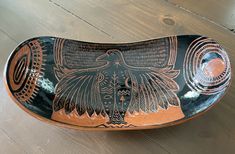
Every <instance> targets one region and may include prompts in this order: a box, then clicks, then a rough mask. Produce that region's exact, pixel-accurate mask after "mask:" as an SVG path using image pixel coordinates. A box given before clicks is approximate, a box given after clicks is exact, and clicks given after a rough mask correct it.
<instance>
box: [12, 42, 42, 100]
mask: <svg viewBox="0 0 235 154" xmlns="http://www.w3.org/2000/svg"><path fill="white" fill-rule="evenodd" d="M43 62H44V61H43V46H42V44H41V43H40V41H39V40H33V41H29V42H28V43H27V44H24V45H22V46H21V47H20V48H18V49H16V51H15V52H14V55H13V56H12V59H11V60H10V62H9V64H10V65H9V67H8V82H9V86H10V89H11V91H12V93H13V95H14V96H15V97H16V98H17V100H18V101H19V102H21V103H24V102H27V103H30V102H32V100H33V98H34V97H35V96H36V94H37V92H38V90H39V88H38V79H39V78H40V77H42V75H43V72H42V70H43V69H44V68H43V65H44V64H43Z"/></svg>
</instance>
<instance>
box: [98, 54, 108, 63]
mask: <svg viewBox="0 0 235 154" xmlns="http://www.w3.org/2000/svg"><path fill="white" fill-rule="evenodd" d="M107 56H108V55H107V54H106V53H105V54H103V55H100V56H99V57H97V58H96V61H107V60H106V58H107Z"/></svg>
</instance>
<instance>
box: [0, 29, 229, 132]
mask: <svg viewBox="0 0 235 154" xmlns="http://www.w3.org/2000/svg"><path fill="white" fill-rule="evenodd" d="M172 36H177V37H180V36H181V37H182V36H200V37H207V36H203V35H197V34H192V35H172ZM42 37H48V38H61V37H55V36H38V37H32V38H29V39H27V40H24V41H22V42H20V43H19V44H18V45H17V46H16V47H15V48H14V49H13V51H12V52H11V54H10V55H9V56H8V59H7V61H6V63H5V66H4V70H3V83H4V86H5V88H6V90H7V93H8V95H9V96H10V97H11V99H12V100H13V101H14V102H15V104H17V106H18V107H20V108H21V109H22V110H23V111H25V112H26V113H27V114H29V115H31V116H32V117H34V118H36V119H38V120H40V121H42V122H45V123H47V124H51V125H55V126H59V127H61V128H69V129H73V130H82V131H123V130H146V129H156V128H164V127H169V126H175V125H179V124H182V123H184V122H187V121H190V120H192V119H194V118H198V117H200V116H202V115H204V114H205V113H206V112H207V111H209V110H210V109H211V108H213V107H214V106H215V105H216V104H218V103H219V102H220V101H221V99H222V98H223V97H225V95H226V94H227V92H228V90H229V88H230V86H231V84H232V78H233V73H232V65H231V61H230V59H229V62H230V68H231V70H230V71H231V78H230V79H229V84H228V87H227V88H226V89H225V91H224V93H223V94H222V95H221V96H220V97H219V98H218V99H217V100H216V101H215V102H214V103H212V105H211V106H209V107H208V108H206V109H204V110H202V111H200V112H198V113H196V114H194V115H192V116H191V117H188V118H185V117H184V118H182V119H179V120H176V121H172V122H168V123H164V124H160V125H148V126H137V127H127V128H106V127H85V126H78V125H72V124H67V123H63V122H59V121H56V120H53V119H48V118H45V117H43V116H40V115H38V114H36V113H34V112H32V111H31V110H28V109H27V108H26V107H24V106H23V105H22V104H21V103H20V102H19V101H18V100H17V99H16V98H15V97H14V96H13V94H12V93H11V91H10V89H9V86H8V83H7V79H6V73H7V68H8V64H9V60H10V58H11V56H12V54H13V53H14V52H15V51H16V49H17V47H18V46H20V45H21V44H23V43H24V42H26V41H28V40H32V39H37V38H42ZM166 37H171V36H164V37H158V38H155V39H147V40H141V41H138V42H137V41H136V42H131V43H122V42H120V43H95V42H86V41H79V42H84V43H95V44H113V45H118V44H134V43H139V42H147V41H151V40H157V39H160V38H166ZM63 39H65V38H63ZM69 40H73V39H69ZM74 41H78V40H74ZM216 42H217V41H216ZM226 53H227V55H228V58H229V57H230V56H229V54H228V52H227V51H226Z"/></svg>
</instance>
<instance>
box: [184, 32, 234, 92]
mask: <svg viewBox="0 0 235 154" xmlns="http://www.w3.org/2000/svg"><path fill="white" fill-rule="evenodd" d="M183 72H184V78H185V81H186V83H187V85H188V87H189V88H190V89H191V90H194V91H197V92H199V93H201V94H204V95H213V94H216V93H218V92H221V91H222V90H225V89H226V87H227V86H228V85H229V81H230V78H231V67H230V62H229V58H228V55H227V54H226V52H225V50H224V49H223V48H222V47H221V46H220V45H219V44H218V43H216V42H215V41H214V40H212V39H210V38H206V37H200V38H198V39H195V40H194V41H193V42H192V43H191V44H190V45H189V47H188V49H187V51H186V54H185V59H184V69H183Z"/></svg>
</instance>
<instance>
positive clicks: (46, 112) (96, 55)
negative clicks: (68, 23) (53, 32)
mask: <svg viewBox="0 0 235 154" xmlns="http://www.w3.org/2000/svg"><path fill="white" fill-rule="evenodd" d="M230 79H231V67H230V62H229V58H228V56H227V54H226V52H225V50H224V49H223V48H222V47H221V46H220V45H219V44H218V43H216V42H215V41H214V40H212V39H210V38H207V37H203V36H197V35H185V36H172V37H165V38H159V39H154V40H148V41H142V42H135V43H120V44H109V43H107V44H105V43H89V42H81V41H75V40H69V39H63V38H56V37H37V38H32V39H29V40H27V41H24V42H23V43H21V44H20V45H19V46H18V47H17V48H16V49H15V50H14V51H13V52H12V54H11V56H10V57H9V59H8V62H7V64H6V67H5V81H6V82H5V83H6V87H7V89H8V91H9V94H10V95H11V96H12V98H13V99H14V100H15V102H16V103H17V104H18V105H19V106H20V107H21V108H22V109H23V110H24V111H26V112H28V113H30V114H31V115H33V116H34V117H36V118H38V119H41V120H43V121H46V122H49V123H52V124H56V125H61V126H64V127H69V128H77V129H93V130H98V129H103V130H126V129H145V128H159V127H163V126H169V125H174V124H178V123H181V122H184V121H186V120H187V119H191V118H192V117H195V116H196V115H198V114H200V113H202V112H204V111H206V110H207V109H209V108H210V107H211V106H213V105H214V104H215V103H216V102H217V101H218V100H219V99H220V98H221V97H222V96H223V95H224V93H225V91H226V89H227V88H228V86H229V83H230Z"/></svg>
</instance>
